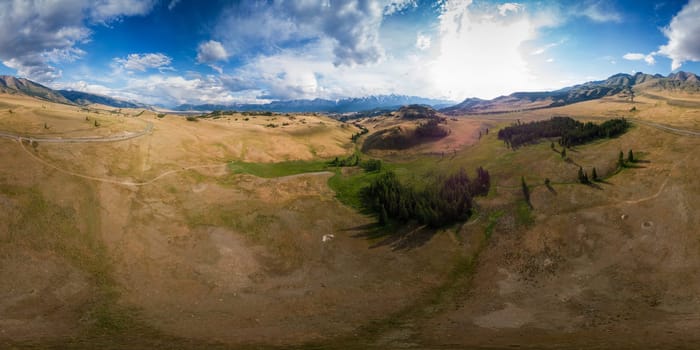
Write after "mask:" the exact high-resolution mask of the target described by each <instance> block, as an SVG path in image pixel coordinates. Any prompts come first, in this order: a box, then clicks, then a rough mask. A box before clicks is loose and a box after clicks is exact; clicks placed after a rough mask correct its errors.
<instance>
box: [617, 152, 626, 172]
mask: <svg viewBox="0 0 700 350" xmlns="http://www.w3.org/2000/svg"><path fill="white" fill-rule="evenodd" d="M617 166H618V167H620V168H624V167H625V154H624V153H622V151H620V155H619V156H618V157H617Z"/></svg>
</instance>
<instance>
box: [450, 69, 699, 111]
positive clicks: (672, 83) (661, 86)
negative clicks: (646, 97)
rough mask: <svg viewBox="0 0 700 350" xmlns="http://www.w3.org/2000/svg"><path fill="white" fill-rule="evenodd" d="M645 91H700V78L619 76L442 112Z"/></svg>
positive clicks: (565, 101)
mask: <svg viewBox="0 0 700 350" xmlns="http://www.w3.org/2000/svg"><path fill="white" fill-rule="evenodd" d="M644 89H657V90H680V91H684V92H700V79H699V78H698V76H697V75H695V74H693V73H687V72H678V73H673V74H670V75H669V76H668V77H664V76H662V75H659V74H655V75H650V74H644V73H636V74H634V75H630V74H624V73H619V74H615V75H612V76H610V77H609V78H607V79H605V80H599V81H591V82H587V83H584V84H580V85H574V86H571V87H566V88H563V89H560V90H555V91H543V92H516V93H513V94H510V95H508V96H500V97H496V98H494V99H492V100H480V99H475V98H468V99H466V100H464V101H463V102H461V103H459V104H457V105H454V106H451V107H447V108H443V109H442V110H441V112H443V113H445V114H448V115H461V114H489V113H503V112H512V111H520V110H532V109H540V108H549V107H558V106H564V105H568V104H572V103H576V102H582V101H588V100H594V99H599V98H603V97H606V96H613V95H620V96H631V95H632V94H633V93H634V92H635V91H642V90H644Z"/></svg>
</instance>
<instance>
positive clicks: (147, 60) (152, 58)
mask: <svg viewBox="0 0 700 350" xmlns="http://www.w3.org/2000/svg"><path fill="white" fill-rule="evenodd" d="M114 62H115V63H116V64H117V65H118V66H119V67H120V68H122V69H125V70H129V71H141V72H145V71H146V70H148V69H152V68H170V67H169V65H170V62H172V59H171V58H170V57H168V56H166V55H164V54H162V53H143V54H138V53H132V54H130V55H128V56H127V57H126V58H115V59H114Z"/></svg>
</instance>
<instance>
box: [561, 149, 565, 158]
mask: <svg viewBox="0 0 700 350" xmlns="http://www.w3.org/2000/svg"><path fill="white" fill-rule="evenodd" d="M561 157H562V158H566V148H562V149H561Z"/></svg>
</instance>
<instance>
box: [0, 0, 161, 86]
mask: <svg viewBox="0 0 700 350" xmlns="http://www.w3.org/2000/svg"><path fill="white" fill-rule="evenodd" d="M153 4H154V0H146V1H136V0H98V1H93V0H55V1H41V0H23V1H0V61H2V63H3V64H4V65H6V66H8V67H10V68H13V69H15V70H17V74H18V75H20V76H23V77H28V78H30V79H34V80H37V81H40V82H51V81H53V80H55V79H58V78H60V77H61V71H60V70H59V69H58V68H56V67H54V66H53V65H52V64H51V63H57V62H61V61H70V60H74V59H77V58H80V57H82V56H83V55H84V52H83V51H82V50H80V49H79V48H77V45H79V44H81V43H83V42H85V41H87V40H89V38H90V34H91V31H90V29H89V28H88V27H87V25H86V23H97V22H100V23H107V22H109V21H112V20H117V19H119V18H121V17H122V16H132V15H143V14H146V13H147V12H148V11H150V9H151V8H152V7H153Z"/></svg>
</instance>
